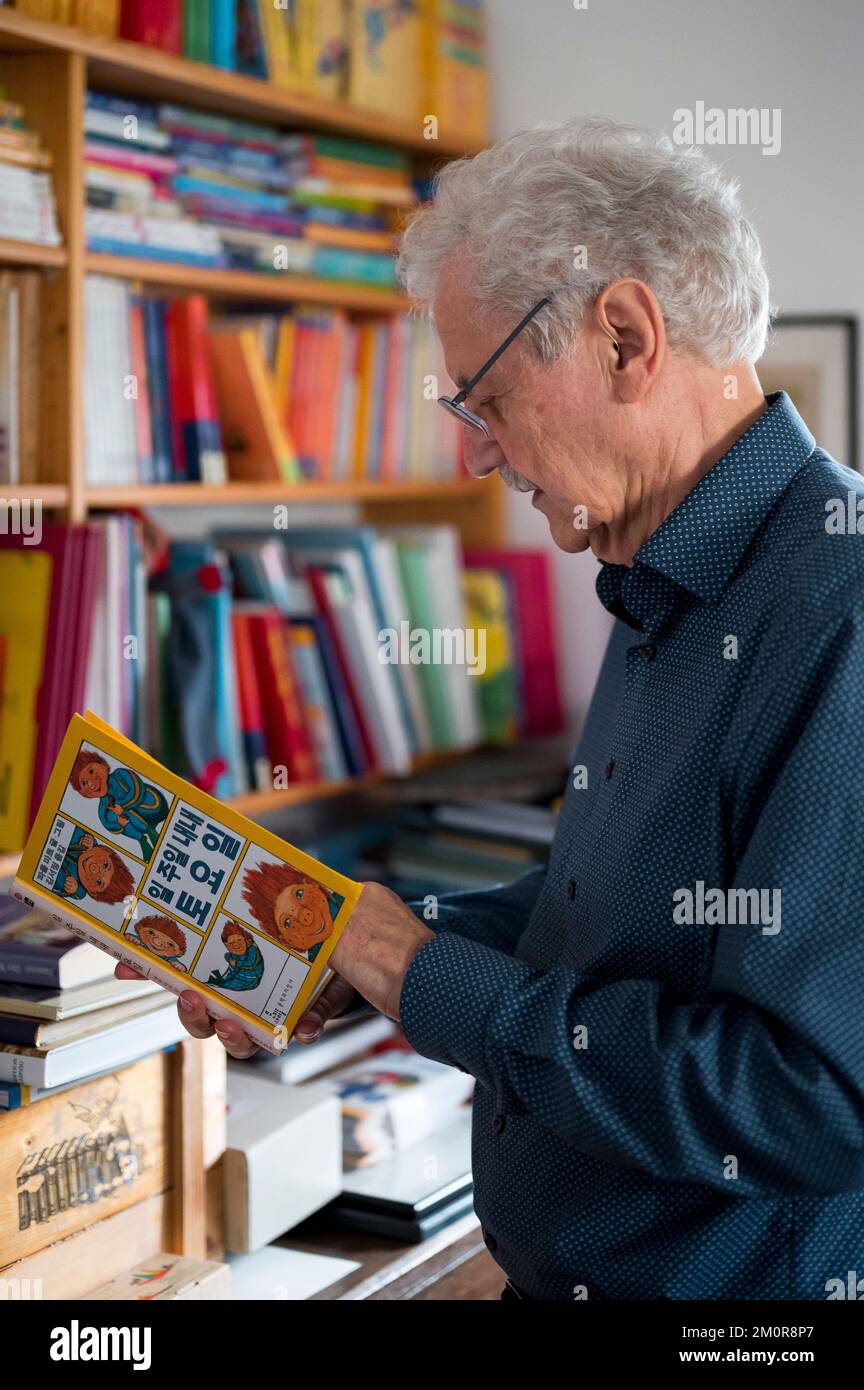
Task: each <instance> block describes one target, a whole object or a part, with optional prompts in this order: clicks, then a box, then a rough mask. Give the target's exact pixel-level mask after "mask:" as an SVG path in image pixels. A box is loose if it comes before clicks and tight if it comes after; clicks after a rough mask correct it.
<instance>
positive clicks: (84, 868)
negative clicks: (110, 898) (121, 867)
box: [78, 845, 114, 898]
mask: <svg viewBox="0 0 864 1390" xmlns="http://www.w3.org/2000/svg"><path fill="white" fill-rule="evenodd" d="M78 877H79V879H80V881H81V886H82V887H83V888H85V889H86V890H87V892H88V893H89V894H90V896H91V898H98V897H99V896H100V895H101V894H104V893H106V892H107V891H108V889H109V888H110V886H111V880H112V879H113V877H114V855H113V854H112V853H111V851H110V849H108V847H107V846H106V845H94V846H93V848H92V849H82V851H81V853H80V855H79V856H78Z"/></svg>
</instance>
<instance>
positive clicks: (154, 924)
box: [135, 917, 186, 964]
mask: <svg viewBox="0 0 864 1390" xmlns="http://www.w3.org/2000/svg"><path fill="white" fill-rule="evenodd" d="M135 932H136V935H137V937H138V940H139V941H140V942H141V945H142V946H146V948H147V950H148V951H151V952H152V954H153V955H154V956H159V957H160V959H162V960H170V961H171V962H172V964H174V963H175V957H179V956H182V955H185V952H186V933H185V932H184V931H183V929H182V928H181V927H178V925H177V923H176V922H172V921H171V919H170V917H142V918H141V921H140V922H138V923H137V925H136V928H135Z"/></svg>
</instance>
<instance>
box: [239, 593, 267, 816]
mask: <svg viewBox="0 0 864 1390" xmlns="http://www.w3.org/2000/svg"><path fill="white" fill-rule="evenodd" d="M249 620H250V614H249V613H246V612H242V611H241V610H239V609H237V608H235V609H234V610H233V611H232V613H231V633H232V636H233V639H234V667H235V670H236V673H237V703H238V706H239V714H240V728H241V730H242V733H243V751H244V753H245V755H246V765H247V768H248V771H249V781H250V783H251V784H252V786H253V787H257V789H258V790H259V791H264V790H266V789H269V788H270V787H271V786H272V776H271V768H270V759H269V758H268V757H267V733H266V729H265V725H264V706H263V704H262V701H261V690H260V687H259V685H258V672H257V670H256V669H255V652H254V648H253V644H252V630H251V627H250V625H249Z"/></svg>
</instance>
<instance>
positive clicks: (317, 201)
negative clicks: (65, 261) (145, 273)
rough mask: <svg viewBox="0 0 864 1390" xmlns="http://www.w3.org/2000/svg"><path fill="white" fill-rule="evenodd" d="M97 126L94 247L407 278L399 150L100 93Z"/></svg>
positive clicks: (409, 191) (408, 199) (95, 100)
mask: <svg viewBox="0 0 864 1390" xmlns="http://www.w3.org/2000/svg"><path fill="white" fill-rule="evenodd" d="M85 131H86V135H87V143H86V149H85V154H86V196H87V238H88V245H89V247H90V249H91V250H92V251H102V252H108V253H116V254H122V255H138V256H146V257H149V258H151V259H164V260H173V261H180V262H182V263H184V264H189V265H203V266H229V267H232V268H234V269H239V270H256V271H263V272H268V271H269V272H271V273H274V272H275V273H279V272H284V271H288V272H290V273H295V274H302V275H311V276H316V277H319V278H321V279H332V280H346V281H357V282H361V283H369V284H375V285H383V286H385V287H392V286H393V285H394V284H395V270H394V262H393V255H392V252H393V247H394V226H395V219H396V216H397V214H398V212H399V210H400V209H404V208H407V207H411V206H412V205H413V204H414V203H415V202H416V195H415V191H414V187H413V184H412V181H411V173H410V167H409V164H408V161H407V158H406V156H405V155H404V154H403V153H401V152H400V151H398V150H395V149H388V148H387V147H386V146H378V145H372V144H366V143H363V142H360V141H356V140H349V139H344V138H341V137H336V136H324V135H311V134H303V133H299V134H293V135H283V134H282V133H281V132H280V131H279V130H277V129H276V128H275V127H273V126H266V125H260V124H255V123H252V122H250V121H241V120H235V119H233V118H231V117H227V116H219V115H215V114H213V113H212V112H208V111H196V110H194V109H192V108H190V107H180V106H171V105H163V106H155V105H152V104H149V103H145V102H135V101H128V100H127V99H126V98H124V97H118V96H114V95H110V94H105V93H99V92H90V93H89V95H88V98H87V106H86V110H85Z"/></svg>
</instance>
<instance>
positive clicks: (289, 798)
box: [228, 747, 478, 820]
mask: <svg viewBox="0 0 864 1390" xmlns="http://www.w3.org/2000/svg"><path fill="white" fill-rule="evenodd" d="M477 751H478V748H477V747H472V748H448V749H447V750H446V751H445V752H441V753H423V754H422V755H421V756H420V757H417V758H414V759H412V762H411V772H410V773H407V774H405V775H404V776H403V775H399V774H396V773H393V774H389V773H381V772H372V773H369V774H368V775H367V776H365V777H346V778H342V779H341V780H340V781H338V782H300V783H298V784H297V785H296V786H292V787H285V788H284V789H283V790H281V791H270V792H249V793H247V795H245V796H235V797H234V798H233V799H232V800H231V801H229V802H228V805H229V806H233V807H234V810H235V811H239V812H240V814H241V815H243V816H249V817H251V818H252V819H253V820H254V819H255V818H256V817H257V816H260V815H266V814H268V813H269V812H271V811H278V810H280V809H281V808H282V807H285V806H297V805H299V804H300V803H301V802H303V801H321V800H323V799H325V798H328V797H334V796H345V795H347V794H348V793H349V792H363V791H368V790H369V789H370V787H380V786H384V785H385V784H386V783H387V782H402V781H404V780H405V776H411V775H413V774H414V773H417V772H426V771H428V770H429V768H433V767H445V766H446V765H447V764H448V763H454V762H459V761H460V759H462V758H466V757H468V756H469V755H470V754H471V753H476V752H477Z"/></svg>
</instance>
